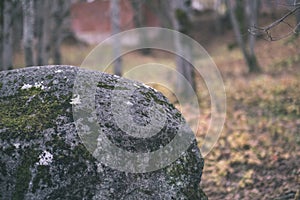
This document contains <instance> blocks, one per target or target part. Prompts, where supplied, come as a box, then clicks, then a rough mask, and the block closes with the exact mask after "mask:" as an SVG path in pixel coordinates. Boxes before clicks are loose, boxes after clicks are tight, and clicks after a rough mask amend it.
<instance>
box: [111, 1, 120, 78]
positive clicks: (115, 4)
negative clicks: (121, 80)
mask: <svg viewBox="0 0 300 200" xmlns="http://www.w3.org/2000/svg"><path fill="white" fill-rule="evenodd" d="M119 5H120V1H119V0H111V1H110V13H111V30H112V34H117V33H119V32H120V30H121V29H120V8H119ZM120 42H121V41H119V40H114V41H113V57H114V58H115V59H116V60H115V63H114V73H115V74H116V75H118V76H121V73H122V72H121V69H122V60H121V58H120V57H119V56H120V52H121V49H120V48H121V45H120Z"/></svg>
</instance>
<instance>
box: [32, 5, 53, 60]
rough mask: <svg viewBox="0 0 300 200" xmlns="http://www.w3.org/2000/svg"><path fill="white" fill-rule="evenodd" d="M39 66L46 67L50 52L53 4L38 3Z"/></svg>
mask: <svg viewBox="0 0 300 200" xmlns="http://www.w3.org/2000/svg"><path fill="white" fill-rule="evenodd" d="M36 4H37V5H36V26H35V27H36V30H37V45H36V49H37V64H38V65H46V64H48V61H49V51H50V36H49V35H50V21H51V18H50V12H51V5H52V2H50V1H49V0H46V1H39V0H37V1H36Z"/></svg>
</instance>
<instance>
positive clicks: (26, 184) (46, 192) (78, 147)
mask: <svg viewBox="0 0 300 200" xmlns="http://www.w3.org/2000/svg"><path fill="white" fill-rule="evenodd" d="M79 71H80V72H81V73H86V74H87V75H88V74H92V75H94V76H95V75H96V76H101V81H100V82H99V83H98V85H97V95H96V98H95V101H96V107H97V109H96V110H97V115H98V120H99V124H100V125H101V126H102V127H104V128H105V130H106V134H107V137H108V138H109V139H110V140H111V141H112V142H113V143H115V144H116V145H117V146H118V147H120V148H124V149H126V150H127V151H133V152H140V151H142V152H148V151H153V150H155V149H157V148H159V147H160V146H161V145H166V144H167V143H168V142H169V141H170V140H172V138H173V137H174V133H176V129H177V127H176V126H177V125H178V123H179V122H180V121H182V120H183V119H182V117H181V115H180V114H179V112H178V111H177V110H176V109H175V108H174V107H173V106H172V105H171V104H169V103H168V101H167V99H166V98H165V97H164V96H163V95H162V94H160V93H159V92H156V91H155V90H153V89H151V88H148V87H145V86H144V85H143V84H138V83H136V82H132V84H138V85H139V87H138V88H139V89H138V90H137V91H136V92H135V94H134V95H133V97H132V102H133V105H132V107H133V109H132V115H133V116H134V117H133V118H134V119H135V120H136V121H137V123H141V124H142V123H146V121H147V113H146V114H145V110H147V106H149V102H150V103H151V102H155V103H160V104H161V105H162V106H163V108H164V109H165V110H166V112H167V113H168V123H167V124H166V125H165V127H164V129H162V131H161V132H160V133H159V134H157V135H155V136H153V137H150V138H149V139H143V140H141V139H135V138H132V137H130V136H128V135H126V134H124V133H122V131H121V130H119V129H118V127H117V126H116V124H114V123H113V119H111V118H109V117H107V116H109V115H110V113H109V112H110V111H109V107H108V104H107V102H108V100H109V98H110V95H111V90H112V88H113V87H114V84H115V82H116V80H117V79H118V78H119V77H117V76H113V75H108V74H103V73H100V72H92V71H87V70H86V71H85V70H82V69H79V68H76V67H70V66H44V67H32V68H26V69H19V70H13V71H5V72H1V73H0V199H126V200H127V199H155V200H157V199H163V200H166V199H167V200H168V199H197V200H198V199H206V197H205V195H204V193H203V192H202V190H201V189H200V188H199V183H200V179H201V173H202V168H203V159H202V157H201V155H200V152H199V150H198V148H197V145H196V141H195V140H194V142H193V143H192V144H191V146H190V147H189V148H188V150H187V151H186V152H185V153H184V154H182V156H181V157H180V158H178V159H177V160H176V161H175V162H174V163H172V164H171V165H169V166H167V167H164V168H163V169H159V170H157V171H152V172H147V173H127V172H122V171H118V170H116V169H112V168H110V167H108V166H105V165H104V164H101V163H100V162H99V161H97V160H96V159H95V158H94V157H93V156H92V154H91V153H90V152H89V151H88V150H87V149H86V148H85V146H84V145H83V142H82V140H80V137H79V136H78V134H77V132H76V127H75V124H74V119H73V114H72V105H71V104H70V102H71V99H72V98H74V96H72V92H73V84H74V80H75V77H76V74H77V73H78V72H79ZM129 84H130V82H129ZM124 87H126V86H124ZM105 98H108V99H105ZM108 125H109V127H106V126H108ZM190 133H191V132H190Z"/></svg>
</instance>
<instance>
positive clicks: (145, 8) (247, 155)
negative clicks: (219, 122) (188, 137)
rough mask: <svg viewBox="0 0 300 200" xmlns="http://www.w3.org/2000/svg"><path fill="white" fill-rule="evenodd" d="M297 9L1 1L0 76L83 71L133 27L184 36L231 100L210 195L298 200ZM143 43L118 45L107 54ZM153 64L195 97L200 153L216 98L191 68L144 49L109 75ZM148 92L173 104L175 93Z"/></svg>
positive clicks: (205, 0)
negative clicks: (170, 71) (211, 65)
mask: <svg viewBox="0 0 300 200" xmlns="http://www.w3.org/2000/svg"><path fill="white" fill-rule="evenodd" d="M299 7H300V1H295V0H151V1H150V0H51V1H50V0H1V1H0V49H1V50H0V71H1V70H9V69H16V68H21V67H25V66H32V65H47V64H55V65H57V64H64V65H76V66H80V65H81V63H82V62H83V60H84V59H85V57H86V56H87V55H88V54H89V52H90V51H91V50H92V49H93V48H94V47H95V46H96V45H97V44H99V43H100V42H101V41H103V40H104V39H106V38H108V37H109V36H111V35H112V34H116V33H118V32H121V31H124V30H129V29H132V28H138V27H147V26H152V27H153V26H154V27H165V28H170V29H174V30H177V31H180V32H182V33H184V34H187V35H189V36H190V37H192V38H193V39H195V40H196V41H198V42H199V43H200V44H201V45H202V46H203V47H204V48H205V49H206V50H207V51H208V53H209V54H210V55H211V57H212V59H213V60H214V62H215V63H216V64H217V66H218V68H219V70H220V72H221V74H222V76H223V79H224V82H225V87H226V93H227V118H226V123H225V126H224V129H223V132H222V135H221V137H220V139H219V140H218V143H217V144H216V146H215V148H214V149H213V150H212V151H211V152H210V153H209V154H208V155H207V156H206V158H205V161H206V163H205V168H204V172H203V177H202V182H201V185H202V187H203V189H204V191H205V193H206V194H207V196H208V197H209V199H228V200H229V199H230V200H231V199H275V200H276V199H277V200H285V199H291V200H297V199H300V168H299V166H300V165H299V163H300V48H299V45H300V37H298V35H299V30H300V26H299V23H300V9H299ZM138 37H143V36H142V35H141V36H138ZM138 37H137V36H133V37H132V38H127V39H126V41H117V42H116V43H115V44H114V49H112V50H110V51H111V53H114V52H115V51H118V47H119V46H120V43H124V44H130V43H134V42H136V38H138ZM149 42H151V41H149ZM178 48H184V47H183V46H182V45H181V46H180V45H179V47H178ZM182 50H183V51H188V50H187V49H182ZM147 62H156V63H157V62H159V63H163V64H166V65H168V66H173V67H174V68H177V70H178V71H180V72H181V73H182V74H183V75H184V76H185V77H186V79H187V80H188V81H189V82H190V83H191V84H192V86H193V87H194V89H195V90H196V91H197V94H198V96H199V104H200V108H201V116H192V115H191V116H189V115H188V116H187V117H186V118H187V120H193V119H195V118H200V129H199V131H198V132H197V133H195V134H196V136H197V140H198V141H199V147H200V146H201V142H202V141H203V138H204V136H205V133H206V130H207V129H208V125H209V120H210V114H211V110H210V94H209V93H208V91H207V88H206V86H205V84H204V82H203V80H201V77H198V76H197V75H195V72H194V71H193V69H192V67H191V66H190V65H189V63H187V62H186V61H185V60H183V59H180V58H175V57H174V55H171V54H170V53H167V52H163V51H158V50H149V49H144V50H141V51H136V52H132V53H129V54H126V55H125V56H122V58H120V59H118V60H117V61H116V62H114V63H113V66H112V69H111V71H109V72H110V73H115V74H118V75H121V74H122V72H124V71H126V70H128V69H130V68H131V67H134V66H137V65H139V64H144V63H147ZM152 86H153V87H156V89H158V90H160V91H161V92H163V93H164V94H165V95H166V96H167V97H168V98H169V99H170V101H171V102H173V103H174V104H175V105H176V104H177V100H176V97H175V96H174V95H173V94H172V91H168V90H167V89H166V88H164V87H161V86H159V85H152Z"/></svg>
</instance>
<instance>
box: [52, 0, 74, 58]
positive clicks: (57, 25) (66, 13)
mask: <svg viewBox="0 0 300 200" xmlns="http://www.w3.org/2000/svg"><path fill="white" fill-rule="evenodd" d="M70 6H71V1H70V0H55V1H53V12H52V14H53V24H52V26H53V29H55V30H56V33H54V34H52V37H51V38H52V39H51V41H52V43H53V48H52V56H53V61H54V64H60V63H61V51H60V46H61V43H62V41H63V39H64V38H65V36H66V35H67V32H68V31H70Z"/></svg>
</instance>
